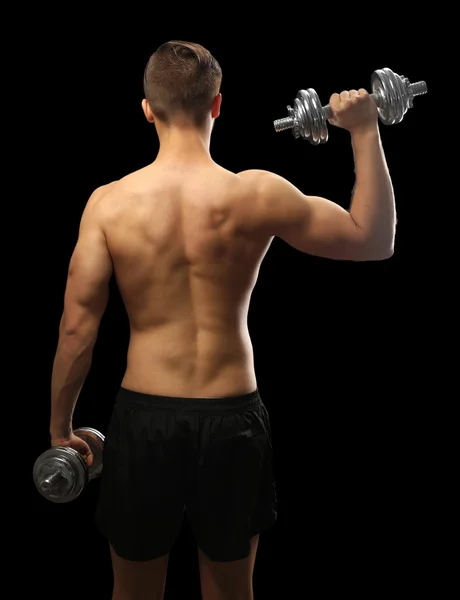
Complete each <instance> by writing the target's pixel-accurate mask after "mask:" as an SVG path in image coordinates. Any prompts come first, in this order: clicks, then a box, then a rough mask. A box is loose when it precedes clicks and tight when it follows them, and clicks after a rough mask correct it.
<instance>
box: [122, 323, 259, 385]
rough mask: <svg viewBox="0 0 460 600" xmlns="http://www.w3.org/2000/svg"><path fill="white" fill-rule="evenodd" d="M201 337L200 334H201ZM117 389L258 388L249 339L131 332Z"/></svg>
mask: <svg viewBox="0 0 460 600" xmlns="http://www.w3.org/2000/svg"><path fill="white" fill-rule="evenodd" d="M203 337H204V336H203ZM122 387H124V388H128V389H130V390H135V391H139V392H144V393H149V394H156V395H160V396H166V397H168V396H179V397H180V396H183V397H199V396H200V395H202V396H205V397H222V396H235V395H240V394H245V393H249V392H251V391H253V390H254V389H255V388H256V387H257V383H256V377H255V372H254V356H253V349H252V344H251V342H250V340H245V339H242V338H241V336H236V335H235V336H231V337H228V336H221V337H216V336H213V337H212V338H208V339H200V340H198V341H196V342H195V343H190V342H187V340H182V341H181V340H180V339H179V338H178V337H176V336H161V335H160V336H155V335H150V336H147V335H131V338H130V343H129V348H128V357H127V368H126V373H125V377H124V379H123V382H122Z"/></svg>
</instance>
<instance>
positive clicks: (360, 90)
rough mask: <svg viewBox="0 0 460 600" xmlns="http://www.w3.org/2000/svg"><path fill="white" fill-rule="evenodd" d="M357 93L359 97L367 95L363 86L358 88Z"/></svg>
mask: <svg viewBox="0 0 460 600" xmlns="http://www.w3.org/2000/svg"><path fill="white" fill-rule="evenodd" d="M358 93H359V97H360V98H367V96H369V92H368V91H367V90H365V89H364V88H359V90H358Z"/></svg>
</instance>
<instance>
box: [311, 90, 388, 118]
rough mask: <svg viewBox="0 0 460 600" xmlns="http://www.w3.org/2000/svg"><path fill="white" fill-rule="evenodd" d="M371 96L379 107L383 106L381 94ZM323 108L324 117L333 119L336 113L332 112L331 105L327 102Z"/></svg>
mask: <svg viewBox="0 0 460 600" xmlns="http://www.w3.org/2000/svg"><path fill="white" fill-rule="evenodd" d="M370 97H371V98H372V100H373V101H374V102H375V103H376V104H377V107H378V108H381V106H380V103H381V96H379V95H378V94H370ZM322 108H323V112H324V118H325V119H327V120H329V119H332V117H333V116H334V113H333V112H332V108H331V105H330V104H326V106H323V107H322Z"/></svg>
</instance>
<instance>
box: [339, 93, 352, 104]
mask: <svg viewBox="0 0 460 600" xmlns="http://www.w3.org/2000/svg"><path fill="white" fill-rule="evenodd" d="M347 100H350V92H349V91H347V90H345V91H343V92H342V93H341V94H340V101H341V102H346V101H347Z"/></svg>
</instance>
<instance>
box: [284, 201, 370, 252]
mask: <svg viewBox="0 0 460 600" xmlns="http://www.w3.org/2000/svg"><path fill="white" fill-rule="evenodd" d="M284 239H285V241H286V242H287V243H288V244H290V245H291V246H293V247H295V248H296V249H297V250H300V251H301V252H305V253H306V254H311V255H314V256H321V257H323V258H331V259H335V260H364V259H365V257H364V255H363V252H364V241H365V240H364V236H363V232H362V230H360V229H359V227H358V226H357V224H356V222H355V221H354V220H353V218H352V216H351V215H350V213H349V212H348V211H346V210H345V209H343V208H342V207H341V206H339V205H338V204H336V203H335V202H331V201H330V200H326V199H325V198H320V197H317V196H306V197H305V201H304V205H303V209H302V211H299V213H298V215H297V219H296V222H295V224H294V225H293V226H292V227H291V228H290V231H289V232H288V235H287V236H285V237H284Z"/></svg>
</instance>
